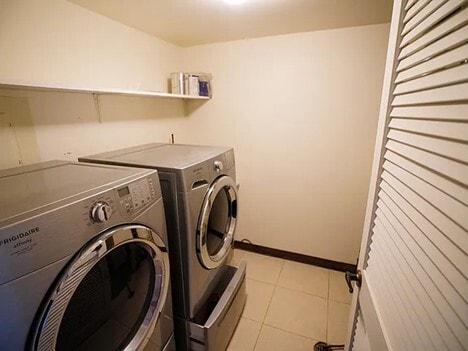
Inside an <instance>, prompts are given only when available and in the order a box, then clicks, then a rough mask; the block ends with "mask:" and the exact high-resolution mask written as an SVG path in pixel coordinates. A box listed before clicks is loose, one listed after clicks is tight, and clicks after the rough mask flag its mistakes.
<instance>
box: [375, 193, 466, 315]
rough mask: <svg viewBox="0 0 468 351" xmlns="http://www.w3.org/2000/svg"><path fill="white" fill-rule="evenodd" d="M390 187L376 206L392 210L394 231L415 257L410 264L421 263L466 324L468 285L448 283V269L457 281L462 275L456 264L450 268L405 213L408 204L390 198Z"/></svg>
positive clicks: (448, 262) (384, 209)
mask: <svg viewBox="0 0 468 351" xmlns="http://www.w3.org/2000/svg"><path fill="white" fill-rule="evenodd" d="M389 190H390V189H389V187H387V188H386V189H385V190H382V192H381V198H380V199H379V202H378V207H379V209H381V210H382V211H384V212H385V211H390V212H391V215H392V217H391V218H389V220H391V223H392V224H393V226H394V228H395V231H396V232H397V233H398V235H400V236H401V240H403V244H404V245H405V247H407V248H408V252H407V254H408V255H409V254H411V255H413V256H414V259H415V261H414V262H413V263H415V262H418V264H420V266H421V268H422V269H423V270H424V271H425V274H427V275H428V276H429V277H431V280H432V281H433V283H434V284H435V285H436V286H437V289H439V290H440V291H441V292H443V294H444V296H445V299H446V300H447V301H448V302H449V304H450V305H451V307H452V309H453V311H454V313H456V314H458V317H459V318H460V320H463V319H464V318H465V321H464V323H467V321H466V316H464V310H465V307H466V303H467V301H466V298H467V296H466V295H463V293H466V291H467V290H468V288H467V287H466V286H463V284H459V286H457V287H454V286H453V285H452V284H451V283H450V281H449V279H448V276H447V275H446V273H447V272H449V274H453V275H454V276H455V275H456V277H455V278H456V279H457V280H458V282H460V281H461V278H463V277H462V276H460V274H458V273H457V272H456V271H455V270H454V268H455V267H452V266H453V265H452V264H451V262H450V261H449V260H448V259H447V258H445V257H444V256H443V255H442V254H441V252H440V250H439V249H438V248H437V247H435V246H434V244H432V243H431V242H430V241H429V240H428V239H427V237H426V236H425V234H424V233H423V232H422V231H421V229H420V228H419V227H418V226H417V225H416V224H415V223H414V222H413V221H412V220H411V218H410V217H409V216H408V215H406V213H405V212H404V210H403V208H407V207H408V203H402V204H400V203H399V202H397V199H393V198H391V194H392V191H391V190H390V191H389ZM400 205H401V206H400ZM387 218H388V217H387ZM432 253H435V255H436V257H434V258H432V257H431V256H430V254H432ZM413 256H412V257H413ZM439 264H441V266H439ZM421 273H422V271H421ZM464 285H466V284H464ZM457 288H458V290H457Z"/></svg>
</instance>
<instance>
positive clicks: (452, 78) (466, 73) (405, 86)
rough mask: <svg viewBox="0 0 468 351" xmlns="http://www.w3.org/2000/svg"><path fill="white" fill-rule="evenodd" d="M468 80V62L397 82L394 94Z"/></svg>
mask: <svg viewBox="0 0 468 351" xmlns="http://www.w3.org/2000/svg"><path fill="white" fill-rule="evenodd" d="M467 80H468V64H464V65H459V66H455V67H453V68H451V69H446V70H443V71H439V72H435V73H433V74H429V75H426V76H423V77H420V78H417V79H414V80H410V81H408V82H404V83H400V84H397V86H396V88H395V90H394V91H393V93H394V94H404V93H410V92H414V91H418V90H426V89H431V88H436V87H440V86H443V85H447V84H454V83H462V82H463V81H467Z"/></svg>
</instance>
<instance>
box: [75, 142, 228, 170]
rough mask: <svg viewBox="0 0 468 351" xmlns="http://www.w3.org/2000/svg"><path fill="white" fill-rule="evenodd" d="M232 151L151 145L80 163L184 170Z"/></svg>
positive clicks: (212, 147) (83, 158)
mask: <svg viewBox="0 0 468 351" xmlns="http://www.w3.org/2000/svg"><path fill="white" fill-rule="evenodd" d="M229 150H232V148H230V147H223V146H200V145H182V144H162V143H151V144H145V145H140V146H135V147H131V148H126V149H121V150H115V151H111V152H106V153H101V154H96V155H90V156H86V157H80V158H79V160H80V161H82V162H83V161H84V162H86V161H88V162H96V161H99V163H107V164H115V163H119V164H125V165H128V166H135V167H146V168H156V167H157V168H158V169H186V168H189V167H191V166H194V165H197V164H200V163H201V162H203V161H206V160H209V159H211V158H213V157H216V156H218V155H220V154H224V153H226V152H228V151H229Z"/></svg>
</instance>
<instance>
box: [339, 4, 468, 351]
mask: <svg viewBox="0 0 468 351" xmlns="http://www.w3.org/2000/svg"><path fill="white" fill-rule="evenodd" d="M379 118H380V119H379V127H378V135H377V141H376V152H375V156H374V167H373V173H372V180H371V187H370V191H369V199H368V206H367V213H366V219H365V226H364V233H363V242H362V245H361V253H360V257H359V264H358V269H360V271H361V273H362V286H361V288H360V289H357V290H355V291H356V292H357V293H355V294H354V296H353V302H352V316H351V317H350V327H349V333H348V339H347V344H346V348H347V350H351V349H352V350H356V351H365V350H375V351H381V350H386V349H388V350H398V351H403V350H436V351H440V350H468V305H467V300H468V282H467V276H468V256H467V252H468V1H466V0H465V1H462V0H453V1H442V0H431V1H428V0H419V1H414V0H413V1H412V0H408V1H398V0H396V1H395V2H394V10H393V19H392V25H391V30H390V38H389V49H388V55H387V68H386V74H385V79H384V88H383V94H382V104H381V110H380V117H379Z"/></svg>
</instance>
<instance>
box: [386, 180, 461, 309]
mask: <svg viewBox="0 0 468 351" xmlns="http://www.w3.org/2000/svg"><path fill="white" fill-rule="evenodd" d="M381 195H382V200H385V201H386V203H388V204H389V206H392V205H393V203H398V206H399V207H398V208H399V210H397V209H396V207H392V208H393V209H394V212H395V213H396V214H397V215H399V217H400V219H401V221H402V223H404V225H405V226H406V227H407V228H409V230H410V232H411V234H412V237H413V239H414V242H415V243H417V246H419V248H420V250H422V251H423V252H425V253H426V254H427V257H421V258H420V260H421V261H422V262H426V263H428V262H433V265H435V266H436V267H438V270H439V271H440V272H441V273H442V274H443V275H444V276H445V277H446V278H447V279H448V280H449V281H450V282H451V284H452V286H453V288H454V289H455V291H456V292H457V293H458V294H459V296H460V297H461V298H462V299H463V300H464V301H465V300H466V296H467V295H466V294H465V293H466V292H467V290H468V287H467V286H466V278H467V276H466V274H463V272H462V271H460V270H459V269H458V268H457V266H456V265H457V264H458V265H460V262H462V264H463V263H464V262H466V257H465V256H464V255H463V254H458V257H446V256H444V252H445V251H443V250H444V249H445V248H447V247H448V248H449V247H453V243H450V242H449V241H447V238H446V237H444V236H443V235H441V234H440V231H439V230H438V229H437V228H436V227H435V226H434V225H433V224H432V223H430V222H429V221H427V220H426V219H425V218H424V217H423V216H422V214H421V213H420V212H418V210H417V209H416V208H414V207H413V206H412V205H411V204H410V203H409V202H408V201H406V199H405V198H404V197H403V196H402V195H400V194H398V193H397V192H396V190H395V189H394V188H393V187H392V186H391V184H390V183H388V182H385V183H383V188H382V193H381ZM389 199H391V201H389ZM425 229H429V230H430V232H428V233H426V232H424V230H425ZM434 238H435V239H436V240H435V242H432V240H431V239H434ZM439 242H440V243H442V246H440V247H439V246H438V243H439ZM408 245H413V251H418V250H419V249H417V246H414V243H412V242H408ZM456 250H457V252H459V251H460V249H458V248H456ZM457 261H458V262H457ZM461 268H462V269H464V270H465V273H466V271H467V268H465V267H461ZM464 294H465V295H464ZM454 301H455V300H454ZM455 303H456V301H455Z"/></svg>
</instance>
